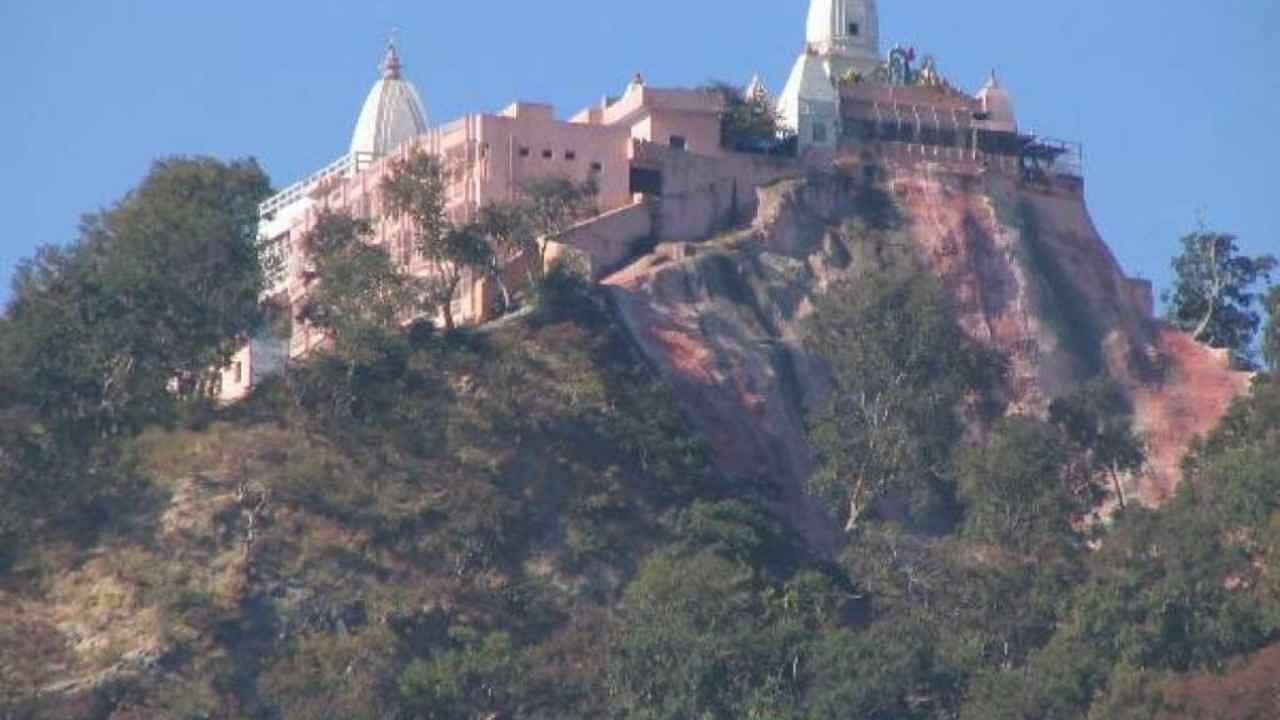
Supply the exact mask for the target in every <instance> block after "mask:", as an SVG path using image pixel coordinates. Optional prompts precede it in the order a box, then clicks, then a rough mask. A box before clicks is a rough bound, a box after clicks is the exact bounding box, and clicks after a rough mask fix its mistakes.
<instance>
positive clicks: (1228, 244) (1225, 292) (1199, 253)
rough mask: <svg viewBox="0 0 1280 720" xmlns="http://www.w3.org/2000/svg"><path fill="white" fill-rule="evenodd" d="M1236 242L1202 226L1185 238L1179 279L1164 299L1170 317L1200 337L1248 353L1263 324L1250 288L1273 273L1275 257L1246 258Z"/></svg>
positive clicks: (1176, 267)
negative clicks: (1260, 325) (1255, 307)
mask: <svg viewBox="0 0 1280 720" xmlns="http://www.w3.org/2000/svg"><path fill="white" fill-rule="evenodd" d="M1236 240H1237V238H1236V236H1235V235H1230V234H1227V233H1218V232H1211V231H1209V230H1207V229H1203V228H1202V229H1200V230H1198V231H1196V232H1193V233H1191V234H1190V235H1187V236H1186V237H1184V238H1182V245H1183V253H1182V254H1181V255H1179V256H1178V257H1176V258H1174V260H1173V269H1174V271H1175V273H1176V274H1177V279H1176V280H1175V281H1174V287H1173V291H1172V292H1171V293H1166V295H1165V301H1166V302H1167V303H1168V305H1169V310H1168V319H1169V321H1170V322H1171V323H1173V324H1174V325H1176V326H1178V327H1180V328H1182V329H1183V330H1186V331H1187V332H1190V333H1191V334H1192V336H1193V337H1195V339H1196V340H1198V341H1200V342H1203V343H1207V344H1209V345H1210V346H1212V347H1215V348H1226V349H1228V350H1231V351H1232V352H1233V353H1235V354H1236V356H1237V357H1248V354H1249V348H1250V346H1251V345H1252V344H1253V339H1254V336H1255V335H1256V334H1257V331H1258V326H1259V324H1260V319H1259V317H1258V313H1257V312H1256V311H1255V310H1254V302H1255V300H1256V299H1257V297H1256V295H1255V294H1254V293H1253V292H1252V291H1251V290H1252V288H1253V286H1254V285H1255V284H1256V283H1257V282H1258V281H1259V280H1263V279H1265V278H1267V277H1269V276H1270V273H1271V271H1272V270H1274V269H1275V267H1276V259H1275V258H1274V257H1272V256H1270V255H1261V256H1258V257H1246V256H1243V255H1241V254H1240V250H1239V247H1237V245H1236Z"/></svg>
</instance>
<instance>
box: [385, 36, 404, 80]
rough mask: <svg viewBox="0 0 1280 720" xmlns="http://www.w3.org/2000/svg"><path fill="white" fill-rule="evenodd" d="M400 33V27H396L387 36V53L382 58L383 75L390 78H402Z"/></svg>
mask: <svg viewBox="0 0 1280 720" xmlns="http://www.w3.org/2000/svg"><path fill="white" fill-rule="evenodd" d="M399 35H400V28H398V27H396V28H392V29H391V34H390V35H389V36H388V37H387V55H386V57H385V58H383V60H382V77H384V78H387V79H388V80H399V79H400V69H401V65H400V53H399V50H398V46H399V44H400V39H399Z"/></svg>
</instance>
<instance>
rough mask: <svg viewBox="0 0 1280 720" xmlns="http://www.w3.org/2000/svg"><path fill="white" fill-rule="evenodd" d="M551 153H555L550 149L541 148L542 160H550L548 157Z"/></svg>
mask: <svg viewBox="0 0 1280 720" xmlns="http://www.w3.org/2000/svg"><path fill="white" fill-rule="evenodd" d="M553 155H555V153H553V152H551V151H550V150H543V151H542V159H543V160H550V159H551V157H552V156H553Z"/></svg>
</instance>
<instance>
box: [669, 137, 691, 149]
mask: <svg viewBox="0 0 1280 720" xmlns="http://www.w3.org/2000/svg"><path fill="white" fill-rule="evenodd" d="M671 147H673V148H675V149H676V150H686V149H688V147H689V141H688V139H686V138H685V136H683V135H672V136H671Z"/></svg>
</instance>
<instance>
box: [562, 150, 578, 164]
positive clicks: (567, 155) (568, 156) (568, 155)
mask: <svg viewBox="0 0 1280 720" xmlns="http://www.w3.org/2000/svg"><path fill="white" fill-rule="evenodd" d="M564 159H565V160H568V161H570V162H572V161H574V160H577V159H578V153H576V152H574V151H572V150H565V151H564Z"/></svg>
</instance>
